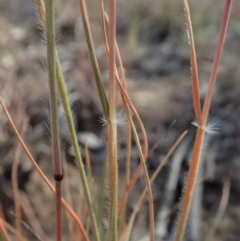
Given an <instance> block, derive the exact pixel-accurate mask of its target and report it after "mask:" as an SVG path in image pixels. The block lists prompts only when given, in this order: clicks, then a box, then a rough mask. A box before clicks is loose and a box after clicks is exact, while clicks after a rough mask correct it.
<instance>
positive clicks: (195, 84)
mask: <svg viewBox="0 0 240 241" xmlns="http://www.w3.org/2000/svg"><path fill="white" fill-rule="evenodd" d="M183 5H184V10H185V15H186V21H187V29H188V38H189V44H190V59H191V69H192V96H193V106H194V111H195V118H196V121H197V123H198V124H199V125H200V124H201V104H200V94H199V81H198V68H197V57H196V50H195V44H194V35H193V30H192V22H191V16H190V10H189V6H188V2H187V0H183Z"/></svg>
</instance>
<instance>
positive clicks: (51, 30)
mask: <svg viewBox="0 0 240 241" xmlns="http://www.w3.org/2000/svg"><path fill="white" fill-rule="evenodd" d="M46 36H47V60H48V78H49V91H50V115H51V138H52V156H53V168H54V178H55V187H56V196H55V197H56V199H55V210H56V241H61V240H62V213H61V181H62V178H63V172H62V165H61V156H60V135H59V124H58V104H57V97H58V88H57V78H56V63H57V62H56V54H55V51H56V47H55V22H54V0H48V1H46Z"/></svg>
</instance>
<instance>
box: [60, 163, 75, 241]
mask: <svg viewBox="0 0 240 241" xmlns="http://www.w3.org/2000/svg"><path fill="white" fill-rule="evenodd" d="M63 172H64V189H65V193H66V200H67V202H68V203H69V205H70V206H72V203H73V202H72V196H71V190H70V183H69V179H70V175H69V168H68V164H67V160H64V161H63ZM66 218H67V225H68V232H69V236H70V239H71V240H73V241H74V240H76V235H75V233H74V223H73V220H72V219H71V217H70V215H69V213H68V212H66Z"/></svg>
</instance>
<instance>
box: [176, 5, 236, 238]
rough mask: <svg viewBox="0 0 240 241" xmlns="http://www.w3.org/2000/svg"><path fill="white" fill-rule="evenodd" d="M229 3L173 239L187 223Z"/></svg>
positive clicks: (182, 232)
mask: <svg viewBox="0 0 240 241" xmlns="http://www.w3.org/2000/svg"><path fill="white" fill-rule="evenodd" d="M231 4H232V0H226V4H225V9H224V15H223V19H222V24H221V29H220V35H219V39H218V44H217V48H216V53H215V57H214V61H213V66H212V71H211V75H210V79H209V85H208V90H207V95H206V98H205V102H204V107H203V112H202V115H201V123H200V125H199V126H198V130H197V135H196V139H195V143H194V148H193V154H192V160H191V165H190V169H189V174H188V179H187V184H186V188H185V193H184V196H183V201H182V207H181V212H180V216H179V221H178V228H177V232H176V238H175V241H182V240H183V237H184V233H185V229H186V225H187V218H188V215H189V209H190V206H191V201H192V197H193V193H194V188H195V185H196V180H197V175H198V170H199V166H200V161H201V151H202V146H203V140H204V135H205V131H206V129H207V126H206V125H207V118H208V113H209V108H210V104H211V100H212V94H213V90H214V85H215V82H216V76H217V70H218V66H219V63H220V58H221V54H222V50H223V44H224V40H225V36H226V31H227V25H228V21H229V16H230V10H231ZM191 51H192V49H191Z"/></svg>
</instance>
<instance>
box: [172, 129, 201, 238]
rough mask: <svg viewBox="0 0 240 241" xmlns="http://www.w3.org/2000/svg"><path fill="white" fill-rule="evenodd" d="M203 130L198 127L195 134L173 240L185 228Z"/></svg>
mask: <svg viewBox="0 0 240 241" xmlns="http://www.w3.org/2000/svg"><path fill="white" fill-rule="evenodd" d="M204 132H205V131H204V130H203V129H202V128H198V130H197V135H196V139H195V143H194V147H193V154H192V159H191V166H190V169H189V173H188V178H187V184H186V188H185V193H184V196H183V200H182V206H181V212H180V216H179V220H178V229H177V233H176V238H175V241H181V240H183V236H184V231H185V229H186V224H187V218H188V214H189V209H190V205H191V201H192V197H193V192H194V187H195V184H196V180H197V178H196V177H197V173H198V169H199V165H200V160H201V159H200V157H201V150H202V144H203V139H204Z"/></svg>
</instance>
